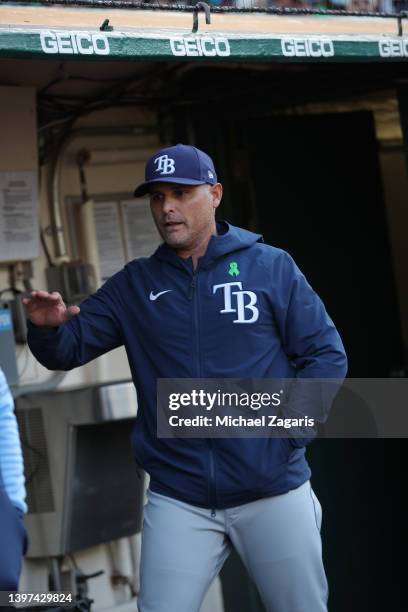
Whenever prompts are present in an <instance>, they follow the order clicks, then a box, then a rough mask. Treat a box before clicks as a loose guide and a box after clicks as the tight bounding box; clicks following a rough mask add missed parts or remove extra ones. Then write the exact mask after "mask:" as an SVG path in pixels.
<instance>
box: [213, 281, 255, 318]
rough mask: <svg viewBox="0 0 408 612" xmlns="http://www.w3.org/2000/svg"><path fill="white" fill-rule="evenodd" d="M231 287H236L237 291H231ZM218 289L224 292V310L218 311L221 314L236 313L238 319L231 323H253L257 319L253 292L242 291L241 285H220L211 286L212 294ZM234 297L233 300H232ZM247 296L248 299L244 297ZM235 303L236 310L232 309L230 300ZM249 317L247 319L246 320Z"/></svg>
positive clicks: (238, 282) (239, 283)
mask: <svg viewBox="0 0 408 612" xmlns="http://www.w3.org/2000/svg"><path fill="white" fill-rule="evenodd" d="M233 287H238V289H239V291H232V288H233ZM218 289H223V290H224V308H223V309H222V310H220V313H221V314H225V313H231V312H237V313H238V318H237V319H234V320H233V323H255V321H257V320H258V317H259V310H258V308H257V307H256V306H255V304H256V303H257V297H256V293H254V292H253V291H243V290H242V283H241V282H240V281H236V282H235V283H222V284H221V285H213V294H214V293H216V292H217V291H218ZM233 296H234V298H233ZM246 296H248V298H249V301H248V298H247V297H246ZM233 299H234V301H235V303H236V308H233V307H232V300H233ZM246 315H249V318H246Z"/></svg>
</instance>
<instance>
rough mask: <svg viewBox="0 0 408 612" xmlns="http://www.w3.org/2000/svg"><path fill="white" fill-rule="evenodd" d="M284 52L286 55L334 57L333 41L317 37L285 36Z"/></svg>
mask: <svg viewBox="0 0 408 612" xmlns="http://www.w3.org/2000/svg"><path fill="white" fill-rule="evenodd" d="M281 48H282V53H283V55H285V56H286V57H332V56H333V55H334V45H333V41H331V40H327V39H317V38H284V39H282V40H281Z"/></svg>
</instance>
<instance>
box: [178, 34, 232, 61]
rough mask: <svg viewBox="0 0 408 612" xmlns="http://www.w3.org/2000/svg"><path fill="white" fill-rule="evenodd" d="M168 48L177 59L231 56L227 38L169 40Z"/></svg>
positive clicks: (191, 37) (205, 37) (206, 37)
mask: <svg viewBox="0 0 408 612" xmlns="http://www.w3.org/2000/svg"><path fill="white" fill-rule="evenodd" d="M170 47H171V52H172V53H173V55H177V56H178V57H183V56H188V57H198V56H202V55H205V56H206V57H215V56H216V55H218V56H220V57H226V56H228V55H231V49H230V46H229V42H228V39H227V38H223V37H212V36H200V37H199V38H198V37H197V38H195V37H194V36H190V37H189V38H170Z"/></svg>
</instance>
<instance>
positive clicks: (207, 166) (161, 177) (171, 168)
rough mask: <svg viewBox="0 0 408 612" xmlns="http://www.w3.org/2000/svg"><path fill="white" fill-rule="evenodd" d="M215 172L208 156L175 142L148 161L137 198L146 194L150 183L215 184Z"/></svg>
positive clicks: (136, 193) (135, 193)
mask: <svg viewBox="0 0 408 612" xmlns="http://www.w3.org/2000/svg"><path fill="white" fill-rule="evenodd" d="M216 182H217V175H216V172H215V169H214V164H213V162H212V159H211V157H209V156H208V155H207V153H204V151H200V149H196V148H195V147H192V146H190V145H184V144H177V145H175V146H174V147H166V148H164V149H160V150H159V151H156V153H155V154H154V155H152V156H151V157H150V159H149V160H148V161H147V164H146V169H145V182H144V183H142V184H141V185H139V186H138V187H137V188H136V190H135V192H134V195H135V197H136V198H138V197H140V196H143V195H146V193H148V191H149V186H150V185H152V184H153V183H179V184H180V185H203V184H204V183H209V184H210V185H215V183H216Z"/></svg>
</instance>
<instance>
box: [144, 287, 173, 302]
mask: <svg viewBox="0 0 408 612" xmlns="http://www.w3.org/2000/svg"><path fill="white" fill-rule="evenodd" d="M169 291H173V289H166V291H160V293H156V295H154V293H153V291H151V292H150V295H149V299H150V301H151V302H154V301H155V300H157V298H158V297H160V296H161V295H163V293H168V292H169Z"/></svg>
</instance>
